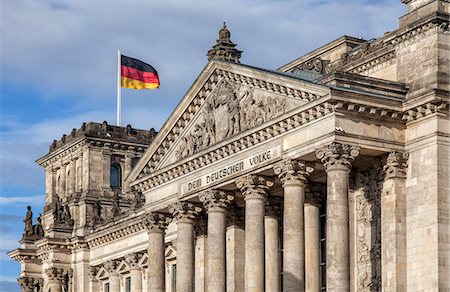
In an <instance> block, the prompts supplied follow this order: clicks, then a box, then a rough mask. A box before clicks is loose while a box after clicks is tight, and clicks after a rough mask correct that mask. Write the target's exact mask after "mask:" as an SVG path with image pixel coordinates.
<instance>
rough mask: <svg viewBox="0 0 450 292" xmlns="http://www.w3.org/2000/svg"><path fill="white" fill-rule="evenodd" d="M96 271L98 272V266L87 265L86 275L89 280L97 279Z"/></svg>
mask: <svg viewBox="0 0 450 292" xmlns="http://www.w3.org/2000/svg"><path fill="white" fill-rule="evenodd" d="M97 273H98V267H95V266H90V267H89V270H88V276H89V279H90V280H91V281H93V282H94V281H97V277H96V276H97Z"/></svg>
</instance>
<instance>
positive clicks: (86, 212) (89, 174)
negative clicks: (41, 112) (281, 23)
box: [9, 0, 450, 292]
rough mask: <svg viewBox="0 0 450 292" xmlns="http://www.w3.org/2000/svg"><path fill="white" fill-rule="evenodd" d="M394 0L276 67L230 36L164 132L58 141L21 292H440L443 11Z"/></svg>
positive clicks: (88, 127) (27, 234)
mask: <svg viewBox="0 0 450 292" xmlns="http://www.w3.org/2000/svg"><path fill="white" fill-rule="evenodd" d="M402 2H403V3H404V4H405V6H408V12H406V14H405V15H403V16H401V17H400V19H399V26H398V29H396V30H395V31H392V32H388V33H386V34H384V35H383V36H382V37H380V38H377V39H372V40H364V39H361V38H354V37H350V36H343V37H340V38H338V39H336V40H334V41H332V42H330V43H327V44H325V45H323V46H321V47H319V48H317V49H315V50H313V51H312V52H310V53H308V54H306V55H304V56H301V57H299V58H297V59H295V60H292V61H291V62H289V63H288V64H285V65H283V66H282V67H280V68H278V69H263V68H259V67H257V66H253V65H246V64H241V63H240V57H241V53H242V51H240V50H239V49H242V48H240V47H239V46H237V45H236V44H235V43H233V42H232V40H231V38H230V31H229V30H228V28H227V27H226V26H225V25H224V26H223V27H222V28H221V29H220V31H219V36H218V39H217V41H216V43H215V44H214V45H213V47H212V48H211V49H210V50H209V51H208V52H207V57H208V60H209V62H208V63H207V65H206V66H205V68H204V69H203V70H202V71H201V72H200V74H199V75H198V78H197V79H196V80H195V82H194V83H193V84H192V86H191V87H190V89H189V90H188V91H187V93H186V95H185V96H184V97H183V99H182V100H181V102H180V103H179V104H178V106H177V107H176V108H175V109H174V111H173V113H172V115H171V116H170V117H169V118H168V120H167V122H166V123H165V125H164V126H163V127H162V128H161V129H160V131H159V132H155V131H154V130H153V129H151V130H139V129H135V128H133V127H131V126H127V127H117V126H113V125H109V124H107V123H106V122H103V123H92V122H91V123H84V124H82V125H81V127H80V128H78V129H73V130H72V132H70V133H67V134H66V135H63V137H62V138H61V139H60V140H55V141H53V143H51V145H50V149H49V152H48V153H47V154H46V155H45V156H43V157H42V158H40V159H38V160H37V163H38V164H39V165H40V166H41V167H42V168H43V169H44V170H45V173H46V206H45V209H44V210H43V211H41V210H28V211H27V210H24V214H25V212H27V213H26V216H25V220H24V222H25V231H24V234H23V237H22V239H21V240H20V243H19V245H18V248H17V249H15V250H13V251H10V252H9V256H10V257H12V258H13V259H15V260H17V261H18V262H20V264H21V273H20V275H19V278H18V282H19V284H20V286H21V287H22V291H23V292H31V291H43V292H49V291H50V292H83V291H86V292H99V291H100V292H128V291H133V292H143V291H158V292H162V291H176V292H190V291H195V292H202V291H212V292H220V291H223V292H224V291H229V292H231V291H237V292H240V291H246V292H262V291H308V292H317V291H330V292H343V291H344V292H345V291H354V292H357V291H358V292H360V291H370V292H371V291H396V292H399V291H450V189H449V168H450V166H449V165H450V150H449V148H450V147H449V145H450V122H449V90H450V75H449V73H450V69H449V64H450V63H449V59H450V31H449V9H450V2H449V0H402ZM33 211H34V212H35V214H38V213H39V212H43V213H42V216H40V217H39V218H33V216H32V212H33Z"/></svg>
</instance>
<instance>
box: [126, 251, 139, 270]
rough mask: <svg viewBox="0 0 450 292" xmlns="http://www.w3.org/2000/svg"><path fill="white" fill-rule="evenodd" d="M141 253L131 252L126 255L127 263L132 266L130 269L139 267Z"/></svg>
mask: <svg viewBox="0 0 450 292" xmlns="http://www.w3.org/2000/svg"><path fill="white" fill-rule="evenodd" d="M139 259H140V257H139V254H138V253H135V252H134V253H131V254H127V255H126V256H125V262H126V263H127V265H128V266H129V267H130V269H132V270H133V269H139V266H138V263H139Z"/></svg>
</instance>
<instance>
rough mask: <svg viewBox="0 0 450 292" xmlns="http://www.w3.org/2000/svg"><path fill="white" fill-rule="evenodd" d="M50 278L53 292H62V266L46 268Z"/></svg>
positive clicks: (49, 284) (49, 281)
mask: <svg viewBox="0 0 450 292" xmlns="http://www.w3.org/2000/svg"><path fill="white" fill-rule="evenodd" d="M45 273H46V274H47V278H48V287H49V288H50V291H52V292H62V279H63V276H64V270H63V269H61V268H55V267H53V268H48V269H46V270H45Z"/></svg>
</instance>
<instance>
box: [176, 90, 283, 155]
mask: <svg viewBox="0 0 450 292" xmlns="http://www.w3.org/2000/svg"><path fill="white" fill-rule="evenodd" d="M286 111H287V103H286V100H285V99H283V98H273V97H270V96H268V95H264V94H261V93H256V92H255V90H254V89H253V88H251V87H249V86H247V85H244V84H231V83H229V82H226V81H223V82H222V83H220V84H219V85H218V86H217V88H216V90H215V91H214V92H213V94H212V96H211V97H210V98H209V99H208V100H207V101H206V104H205V105H204V108H203V110H202V113H201V115H200V117H199V119H198V120H197V123H196V125H195V126H194V127H193V128H192V129H191V131H190V132H189V133H188V134H187V135H186V136H184V137H183V138H182V140H181V143H180V145H179V147H178V149H177V151H176V159H181V158H183V157H186V156H189V155H193V154H196V153H198V152H200V151H201V150H203V149H205V148H206V147H208V146H211V145H213V144H215V143H218V142H220V141H223V140H224V139H227V138H229V137H231V136H233V135H236V134H238V133H240V132H243V131H245V130H248V129H250V128H253V127H256V126H258V125H261V124H263V123H264V122H266V121H268V120H270V119H273V118H275V117H277V116H279V115H281V114H284V113H285V112H286Z"/></svg>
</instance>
